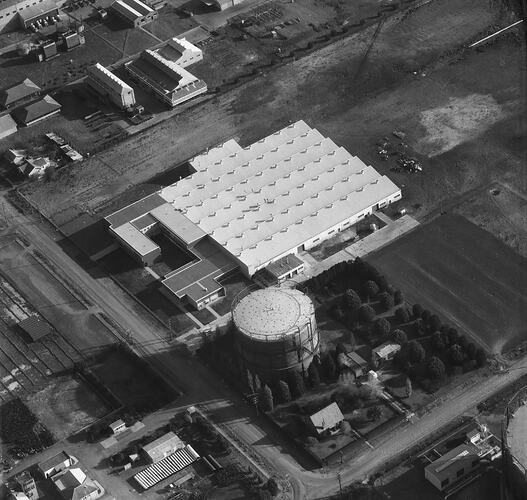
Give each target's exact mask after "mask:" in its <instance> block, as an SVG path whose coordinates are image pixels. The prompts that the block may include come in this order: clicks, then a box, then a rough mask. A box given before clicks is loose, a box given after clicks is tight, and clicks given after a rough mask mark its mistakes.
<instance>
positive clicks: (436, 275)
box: [368, 215, 527, 353]
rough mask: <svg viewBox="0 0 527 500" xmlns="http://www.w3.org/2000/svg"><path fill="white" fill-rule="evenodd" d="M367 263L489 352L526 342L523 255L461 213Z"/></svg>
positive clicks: (436, 222) (526, 277) (526, 264)
mask: <svg viewBox="0 0 527 500" xmlns="http://www.w3.org/2000/svg"><path fill="white" fill-rule="evenodd" d="M368 261H369V262H371V263H372V264H373V265H374V266H375V267H377V268H378V269H379V270H380V271H381V272H383V273H384V274H386V276H387V277H388V279H389V280H390V281H391V282H393V283H397V285H398V286H399V287H400V288H401V289H402V290H403V291H404V293H405V294H406V296H407V299H408V300H409V301H410V302H412V303H420V304H422V305H423V307H425V308H428V309H430V310H433V311H436V312H437V313H439V314H440V316H442V317H444V318H446V319H447V320H448V321H449V322H452V323H453V324H454V325H455V326H457V327H458V328H459V329H460V330H461V331H464V332H467V333H468V334H469V335H470V336H471V337H472V338H473V339H474V340H475V341H477V342H479V343H480V344H482V345H483V346H485V348H486V349H488V350H489V351H491V352H494V353H501V352H505V351H508V350H510V349H511V348H513V347H515V346H516V345H517V344H518V343H520V342H522V341H524V340H527V330H526V326H525V325H526V321H527V294H526V290H525V283H526V280H527V275H526V272H527V262H526V261H525V258H523V257H521V256H519V255H517V254H516V253H515V252H514V251H513V250H512V249H510V248H509V247H507V246H506V245H504V244H503V243H502V242H501V241H499V240H498V239H497V238H495V237H494V236H492V235H491V234H489V233H488V232H486V231H483V230H481V229H480V228H478V227H477V226H475V225H473V224H472V223H470V222H468V221H467V220H466V219H465V218H463V217H460V216H455V215H444V216H441V217H439V218H437V219H436V220H434V221H433V222H431V223H429V224H426V225H422V226H421V227H420V228H418V229H417V230H415V231H413V232H412V233H410V234H409V235H406V236H405V237H403V238H401V239H400V240H398V241H396V242H394V243H392V244H391V245H389V246H387V247H385V248H383V249H381V250H380V251H378V252H376V253H375V254H373V255H371V256H369V257H368Z"/></svg>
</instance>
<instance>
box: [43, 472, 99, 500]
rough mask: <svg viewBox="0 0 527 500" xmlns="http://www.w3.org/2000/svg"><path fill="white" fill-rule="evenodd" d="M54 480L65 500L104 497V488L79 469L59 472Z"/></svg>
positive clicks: (90, 499)
mask: <svg viewBox="0 0 527 500" xmlns="http://www.w3.org/2000/svg"><path fill="white" fill-rule="evenodd" d="M52 480H53V483H54V484H55V487H56V488H57V490H58V491H59V493H60V495H61V496H62V498H64V500H95V499H96V498H99V497H101V496H103V495H104V488H103V487H102V486H101V485H100V484H99V483H98V482H97V481H93V480H92V479H91V478H90V477H88V476H87V475H86V474H85V473H84V472H83V471H82V470H81V469H79V468H78V467H76V468H73V469H67V470H64V471H62V472H59V473H58V474H55V475H54V476H53V477H52Z"/></svg>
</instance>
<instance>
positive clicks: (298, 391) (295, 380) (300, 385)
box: [289, 371, 306, 398]
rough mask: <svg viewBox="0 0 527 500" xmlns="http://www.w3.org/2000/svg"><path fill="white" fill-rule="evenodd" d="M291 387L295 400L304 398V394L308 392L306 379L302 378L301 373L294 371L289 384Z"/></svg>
mask: <svg viewBox="0 0 527 500" xmlns="http://www.w3.org/2000/svg"><path fill="white" fill-rule="evenodd" d="M289 387H290V389H291V392H292V393H293V396H294V397H295V398H299V397H300V396H302V394H304V393H305V392H306V386H305V385H304V379H303V378H302V374H301V373H300V372H297V371H294V372H293V373H292V374H291V380H290V383H289Z"/></svg>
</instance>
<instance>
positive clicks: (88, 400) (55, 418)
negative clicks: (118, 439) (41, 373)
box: [25, 375, 110, 440]
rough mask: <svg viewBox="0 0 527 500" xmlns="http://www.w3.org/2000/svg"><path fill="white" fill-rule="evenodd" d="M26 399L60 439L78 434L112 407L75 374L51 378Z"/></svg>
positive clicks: (43, 422) (39, 417)
mask: <svg viewBox="0 0 527 500" xmlns="http://www.w3.org/2000/svg"><path fill="white" fill-rule="evenodd" d="M25 402H26V404H27V406H28V407H29V408H30V409H31V411H32V412H33V413H34V414H35V415H36V417H37V418H38V420H39V421H40V422H41V423H42V424H43V425H44V426H45V427H46V428H47V429H49V430H50V431H51V433H52V434H53V435H54V436H55V438H56V439H58V440H61V439H64V438H66V437H68V436H70V435H72V434H74V433H75V432H77V431H78V430H80V429H82V428H83V427H85V426H87V425H89V424H91V423H92V422H94V421H95V420H97V419H98V418H100V417H102V416H104V415H105V414H106V413H108V411H110V409H109V408H107V407H106V406H105V404H104V402H103V401H102V400H101V399H99V397H98V396H97V394H95V392H93V390H92V389H91V388H90V387H89V386H88V385H86V383H84V382H82V381H80V380H78V379H76V378H73V377H72V376H71V375H62V376H58V377H53V378H51V379H50V380H49V381H48V383H47V385H46V386H45V387H43V388H42V389H41V390H39V391H37V392H35V393H33V394H31V396H29V397H27V398H26V400H25Z"/></svg>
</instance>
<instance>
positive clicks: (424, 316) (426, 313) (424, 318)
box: [421, 309, 432, 324]
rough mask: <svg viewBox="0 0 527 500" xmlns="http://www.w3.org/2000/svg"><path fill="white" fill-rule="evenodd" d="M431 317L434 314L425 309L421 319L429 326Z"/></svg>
mask: <svg viewBox="0 0 527 500" xmlns="http://www.w3.org/2000/svg"><path fill="white" fill-rule="evenodd" d="M430 316H432V313H431V312H430V311H429V310H428V309H425V310H424V311H423V312H422V313H421V318H422V320H423V321H424V322H425V323H426V324H428V320H429V319H430Z"/></svg>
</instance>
